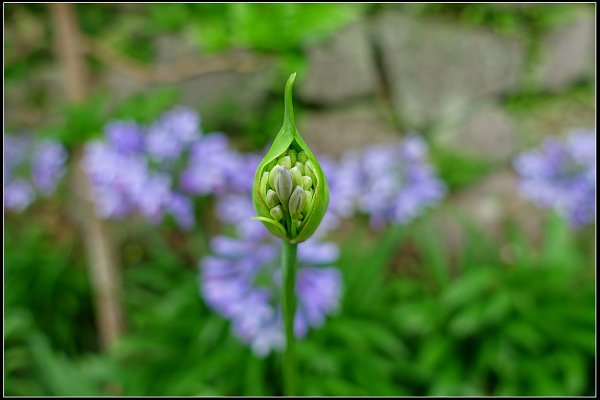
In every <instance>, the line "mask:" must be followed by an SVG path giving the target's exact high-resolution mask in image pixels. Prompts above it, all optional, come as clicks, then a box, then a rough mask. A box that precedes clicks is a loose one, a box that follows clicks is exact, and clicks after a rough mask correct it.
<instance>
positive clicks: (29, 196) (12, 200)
mask: <svg viewBox="0 0 600 400" xmlns="http://www.w3.org/2000/svg"><path fill="white" fill-rule="evenodd" d="M34 199H35V192H34V190H33V187H32V186H31V185H30V184H29V183H27V182H26V181H24V180H22V179H18V180H14V181H12V182H9V183H8V184H7V185H6V186H5V187H4V207H5V208H8V209H9V210H15V211H23V210H25V209H26V208H27V207H29V205H30V204H31V203H33V200H34Z"/></svg>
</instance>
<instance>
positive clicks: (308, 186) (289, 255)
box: [252, 74, 329, 396]
mask: <svg viewBox="0 0 600 400" xmlns="http://www.w3.org/2000/svg"><path fill="white" fill-rule="evenodd" d="M295 78H296V74H292V75H291V76H290V77H289V79H288V81H287V84H286V87H285V95H284V104H285V113H284V117H283V125H282V127H281V129H280V131H279V133H278V134H277V136H276V137H275V140H274V141H273V144H272V146H271V148H270V149H269V151H268V152H267V154H266V155H265V157H264V158H263V160H262V161H261V163H260V164H259V166H258V168H257V170H256V174H255V177H254V183H253V187H252V201H253V203H254V208H255V209H256V212H257V214H258V216H257V217H254V219H257V220H259V221H261V222H262V223H263V224H264V225H265V227H266V228H267V229H268V230H269V232H271V233H272V234H273V235H275V236H277V237H279V238H281V239H283V249H282V268H283V277H282V278H283V282H282V296H281V299H282V316H283V325H284V332H285V339H286V347H285V351H284V356H283V379H284V384H283V386H284V391H285V394H286V395H288V396H292V395H295V394H296V360H295V352H294V342H295V336H294V320H295V312H296V290H295V289H296V287H295V285H296V283H295V282H296V268H297V266H296V258H297V251H298V243H302V242H304V241H305V240H307V239H308V238H309V237H310V236H312V234H313V233H314V232H315V231H316V229H317V228H318V226H319V224H320V223H321V220H322V219H323V216H324V215H325V211H326V210H327V205H328V202H329V188H328V186H327V181H326V179H325V174H324V173H323V170H322V168H321V166H320V164H319V162H318V161H317V159H316V157H315V156H314V154H313V153H312V151H311V150H310V148H309V147H308V145H307V144H306V143H305V142H304V139H302V136H300V133H299V132H298V130H297V129H296V124H295V121H294V110H293V105H292V85H293V83H294V80H295Z"/></svg>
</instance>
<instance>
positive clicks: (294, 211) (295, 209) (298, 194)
mask: <svg viewBox="0 0 600 400" xmlns="http://www.w3.org/2000/svg"><path fill="white" fill-rule="evenodd" d="M305 201H306V195H305V194H304V189H302V188H301V187H300V186H296V188H295V189H294V191H293V192H292V195H291V196H290V202H289V206H288V209H289V210H290V217H291V218H292V220H294V219H298V216H299V215H300V213H301V212H302V210H303V209H304V202H305Z"/></svg>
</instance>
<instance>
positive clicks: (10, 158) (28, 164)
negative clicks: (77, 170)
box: [4, 134, 67, 211]
mask: <svg viewBox="0 0 600 400" xmlns="http://www.w3.org/2000/svg"><path fill="white" fill-rule="evenodd" d="M66 162H67V152H66V150H65V148H64V147H63V146H62V145H61V144H60V143H58V142H55V141H52V140H48V139H45V140H40V139H38V138H35V137H33V136H32V135H30V134H20V135H14V134H12V135H11V134H9V135H4V207H5V208H7V209H12V210H17V211H23V210H24V209H26V208H27V207H28V206H29V205H30V204H31V203H32V202H33V201H34V200H35V198H36V196H38V195H39V196H42V197H47V196H50V195H51V194H53V193H54V191H55V190H56V187H57V185H58V184H59V182H60V180H61V178H62V177H63V176H64V174H65V171H66Z"/></svg>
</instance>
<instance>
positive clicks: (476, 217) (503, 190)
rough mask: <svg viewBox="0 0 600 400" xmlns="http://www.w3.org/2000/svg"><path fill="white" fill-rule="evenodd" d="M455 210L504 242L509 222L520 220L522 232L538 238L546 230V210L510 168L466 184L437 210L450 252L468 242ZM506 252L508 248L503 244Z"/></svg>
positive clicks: (439, 223) (501, 249) (503, 251)
mask: <svg viewBox="0 0 600 400" xmlns="http://www.w3.org/2000/svg"><path fill="white" fill-rule="evenodd" d="M453 213H458V215H463V216H466V217H467V218H468V219H469V220H471V221H472V222H474V223H475V226H476V227H477V228H478V229H481V230H482V232H483V233H484V234H485V235H486V236H487V237H488V238H490V239H491V240H492V241H494V242H495V243H498V244H501V243H504V242H505V240H504V239H505V237H506V236H505V234H506V231H505V230H504V229H505V227H506V222H508V221H510V222H512V223H516V224H518V226H519V227H520V229H522V231H523V233H524V234H525V235H526V236H527V237H529V238H531V239H532V240H539V239H540V238H541V236H542V233H543V224H544V219H545V216H546V214H547V212H546V211H544V210H541V209H539V208H537V207H536V206H535V205H533V204H532V203H531V202H529V201H528V200H526V199H524V198H523V197H522V196H521V195H520V194H519V192H518V176H517V175H516V174H515V173H513V172H512V171H510V170H503V171H497V172H494V173H492V174H491V175H489V176H487V177H486V178H485V179H483V180H482V181H480V182H478V183H476V184H474V185H471V186H469V187H466V188H464V189H463V190H461V191H460V192H458V193H456V194H454V195H453V196H452V197H451V198H450V199H448V201H447V205H446V206H445V207H444V208H442V209H439V210H437V211H436V213H435V215H434V218H435V221H436V223H437V226H438V227H439V229H440V235H441V237H442V238H443V240H444V243H445V245H446V248H447V249H448V250H449V252H450V253H451V254H456V251H457V250H458V249H460V248H461V247H462V246H468V245H469V243H467V242H466V239H467V235H466V233H465V232H464V231H463V229H462V227H461V225H460V223H459V222H458V220H457V219H455V218H453V217H451V215H452V214H453ZM499 250H500V252H501V255H502V256H504V254H503V253H505V252H506V251H507V250H508V249H504V248H500V249H499Z"/></svg>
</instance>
